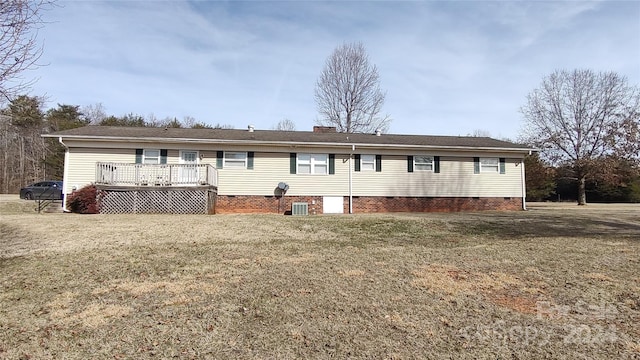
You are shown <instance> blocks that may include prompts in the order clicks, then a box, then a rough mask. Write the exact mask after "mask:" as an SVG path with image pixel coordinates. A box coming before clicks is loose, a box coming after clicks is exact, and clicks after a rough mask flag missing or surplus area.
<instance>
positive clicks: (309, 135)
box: [43, 126, 534, 152]
mask: <svg viewBox="0 0 640 360" xmlns="http://www.w3.org/2000/svg"><path fill="white" fill-rule="evenodd" d="M43 136H44V137H62V138H63V139H65V138H66V139H79V140H82V139H84V140H105V141H123V140H130V141H165V142H202V143H253V144H272V145H276V144H280V145H282V144H292V145H293V144H295V145H301V144H303V145H304V144H306V145H328V146H338V145H346V146H349V145H359V146H363V145H365V146H380V147H388V146H391V147H426V148H458V149H461V148H469V149H487V150H510V151H520V152H528V151H532V150H534V149H532V148H531V147H529V146H526V145H522V144H516V143H512V142H508V141H503V140H497V139H493V138H488V137H471V136H434V135H398V134H382V135H380V136H376V135H375V134H357V133H319V132H311V131H279V130H254V131H249V130H238V129H183V128H152V127H118V126H85V127H81V128H76V129H70V130H64V131H59V132H55V133H51V134H45V135H43Z"/></svg>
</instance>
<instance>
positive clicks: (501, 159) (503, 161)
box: [500, 158, 505, 174]
mask: <svg viewBox="0 0 640 360" xmlns="http://www.w3.org/2000/svg"><path fill="white" fill-rule="evenodd" d="M504 163H505V158H500V174H504V173H505V169H504V167H505V166H504Z"/></svg>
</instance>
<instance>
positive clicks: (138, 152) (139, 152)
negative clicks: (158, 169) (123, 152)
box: [136, 149, 143, 164]
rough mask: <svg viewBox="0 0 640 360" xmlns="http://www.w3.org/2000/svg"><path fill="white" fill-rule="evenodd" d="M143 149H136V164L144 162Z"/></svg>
mask: <svg viewBox="0 0 640 360" xmlns="http://www.w3.org/2000/svg"><path fill="white" fill-rule="evenodd" d="M142 152H143V150H142V149H136V164H142Z"/></svg>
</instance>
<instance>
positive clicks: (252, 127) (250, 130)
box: [248, 124, 255, 132]
mask: <svg viewBox="0 0 640 360" xmlns="http://www.w3.org/2000/svg"><path fill="white" fill-rule="evenodd" d="M248 128H249V132H253V130H254V129H255V126H253V124H249V126H248Z"/></svg>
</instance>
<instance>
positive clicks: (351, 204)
mask: <svg viewBox="0 0 640 360" xmlns="http://www.w3.org/2000/svg"><path fill="white" fill-rule="evenodd" d="M355 150H356V146H355V145H351V153H350V154H349V214H353V175H352V172H353V166H352V164H351V159H352V158H353V152H354V151H355Z"/></svg>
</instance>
